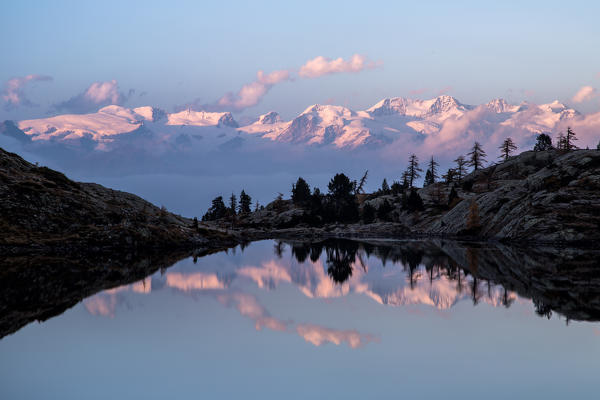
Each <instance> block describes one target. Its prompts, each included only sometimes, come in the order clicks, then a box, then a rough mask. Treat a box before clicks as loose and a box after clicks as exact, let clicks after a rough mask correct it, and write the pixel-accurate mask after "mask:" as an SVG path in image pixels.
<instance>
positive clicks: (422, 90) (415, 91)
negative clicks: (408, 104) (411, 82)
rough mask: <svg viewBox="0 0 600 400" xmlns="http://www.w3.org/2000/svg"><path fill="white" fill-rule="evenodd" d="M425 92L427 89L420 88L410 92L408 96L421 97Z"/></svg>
mask: <svg viewBox="0 0 600 400" xmlns="http://www.w3.org/2000/svg"><path fill="white" fill-rule="evenodd" d="M425 92H427V89H425V88H421V89H414V90H411V91H410V92H408V94H409V95H411V96H420V95H422V94H423V93H425Z"/></svg>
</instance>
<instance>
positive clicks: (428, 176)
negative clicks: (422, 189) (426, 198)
mask: <svg viewBox="0 0 600 400" xmlns="http://www.w3.org/2000/svg"><path fill="white" fill-rule="evenodd" d="M431 184H433V175H432V174H431V170H430V169H428V170H427V172H425V181H424V182H423V186H429V185H431Z"/></svg>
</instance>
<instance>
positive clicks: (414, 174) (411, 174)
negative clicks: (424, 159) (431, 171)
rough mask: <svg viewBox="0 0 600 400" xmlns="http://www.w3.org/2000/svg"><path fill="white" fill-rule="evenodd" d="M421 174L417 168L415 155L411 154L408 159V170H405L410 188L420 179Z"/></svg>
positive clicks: (417, 160) (417, 161)
mask: <svg viewBox="0 0 600 400" xmlns="http://www.w3.org/2000/svg"><path fill="white" fill-rule="evenodd" d="M421 172H423V170H422V169H421V168H420V167H419V159H418V158H417V156H416V154H414V153H413V154H411V156H410V158H409V159H408V168H407V169H406V177H407V179H408V185H409V187H410V188H413V187H414V182H415V180H417V179H419V178H420V177H421V174H420V173H421Z"/></svg>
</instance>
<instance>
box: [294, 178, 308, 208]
mask: <svg viewBox="0 0 600 400" xmlns="http://www.w3.org/2000/svg"><path fill="white" fill-rule="evenodd" d="M309 200H310V186H308V183H306V181H305V180H304V179H302V178H301V177H300V178H298V180H297V181H296V184H295V185H292V201H293V202H294V204H306V203H308V201H309Z"/></svg>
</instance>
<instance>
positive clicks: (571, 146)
mask: <svg viewBox="0 0 600 400" xmlns="http://www.w3.org/2000/svg"><path fill="white" fill-rule="evenodd" d="M576 140H577V137H575V132H573V130H572V129H571V127H570V126H569V127H567V136H565V146H564V149H565V150H566V151H571V150H575V149H577V146H575V143H573V142H574V141H576Z"/></svg>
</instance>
